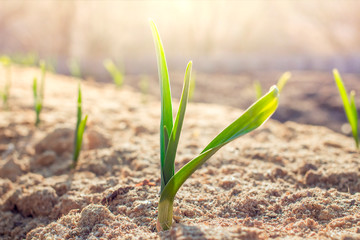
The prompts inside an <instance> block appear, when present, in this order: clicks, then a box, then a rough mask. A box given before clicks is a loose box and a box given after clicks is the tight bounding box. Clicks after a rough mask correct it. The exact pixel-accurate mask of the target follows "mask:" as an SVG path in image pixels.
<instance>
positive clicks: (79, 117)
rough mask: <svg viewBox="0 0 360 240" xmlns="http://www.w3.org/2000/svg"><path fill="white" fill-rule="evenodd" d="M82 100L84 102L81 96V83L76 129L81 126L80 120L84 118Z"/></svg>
mask: <svg viewBox="0 0 360 240" xmlns="http://www.w3.org/2000/svg"><path fill="white" fill-rule="evenodd" d="M81 102H82V96H81V86H80V83H79V87H78V99H77V120H76V129H77V128H78V127H79V125H80V121H81V118H82V107H81Z"/></svg>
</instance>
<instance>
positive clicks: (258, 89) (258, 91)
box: [254, 72, 291, 99]
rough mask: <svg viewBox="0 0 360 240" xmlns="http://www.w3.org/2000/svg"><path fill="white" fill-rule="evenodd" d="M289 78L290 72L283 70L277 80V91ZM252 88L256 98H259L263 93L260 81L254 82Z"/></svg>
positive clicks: (280, 89)
mask: <svg viewBox="0 0 360 240" xmlns="http://www.w3.org/2000/svg"><path fill="white" fill-rule="evenodd" d="M290 78H291V73H290V72H285V73H283V74H282V75H281V77H280V78H279V80H278V82H277V85H276V86H277V88H278V89H279V93H281V91H282V89H283V88H284V86H285V84H286V83H287V82H288V80H289V79H290ZM254 88H255V93H256V99H260V98H261V97H262V95H263V91H262V87H261V83H260V82H259V81H257V80H256V81H255V82H254Z"/></svg>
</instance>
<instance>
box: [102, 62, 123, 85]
mask: <svg viewBox="0 0 360 240" xmlns="http://www.w3.org/2000/svg"><path fill="white" fill-rule="evenodd" d="M104 67H105V69H106V70H107V71H108V72H109V73H110V75H111V77H112V79H113V81H114V83H115V85H116V86H117V87H121V86H122V84H123V79H124V76H123V73H122V72H121V71H120V70H119V69H118V68H117V67H116V65H115V64H114V62H113V61H112V60H110V59H106V60H104Z"/></svg>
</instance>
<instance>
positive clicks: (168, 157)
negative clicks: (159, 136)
mask: <svg viewBox="0 0 360 240" xmlns="http://www.w3.org/2000/svg"><path fill="white" fill-rule="evenodd" d="M191 69H192V62H191V61H190V62H189V63H188V65H187V67H186V71H185V77H184V87H183V91H182V94H181V99H180V104H179V110H178V112H177V115H176V119H175V123H174V126H173V129H172V132H171V134H170V138H169V142H168V145H167V146H168V147H167V150H166V154H165V162H164V163H165V166H164V171H163V172H164V177H165V179H164V183H165V185H166V183H167V182H168V181H169V180H170V178H171V177H172V176H173V175H174V162H175V156H176V150H177V146H178V143H179V139H180V134H181V128H182V125H183V121H184V116H185V111H186V106H187V102H188V97H189V88H190V79H191Z"/></svg>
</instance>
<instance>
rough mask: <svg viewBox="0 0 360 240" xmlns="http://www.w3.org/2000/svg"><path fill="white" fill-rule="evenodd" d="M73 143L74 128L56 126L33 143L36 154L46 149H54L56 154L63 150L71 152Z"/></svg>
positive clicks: (61, 152)
mask: <svg viewBox="0 0 360 240" xmlns="http://www.w3.org/2000/svg"><path fill="white" fill-rule="evenodd" d="M73 144H74V130H73V129H70V128H57V129H55V130H54V131H53V132H51V133H49V134H48V135H47V136H46V137H45V138H43V139H42V140H41V141H40V142H38V143H37V144H36V145H35V151H36V153H37V154H40V153H43V152H45V151H46V150H51V151H54V152H55V153H56V154H57V155H58V156H60V155H61V154H63V153H64V152H72V151H73Z"/></svg>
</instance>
